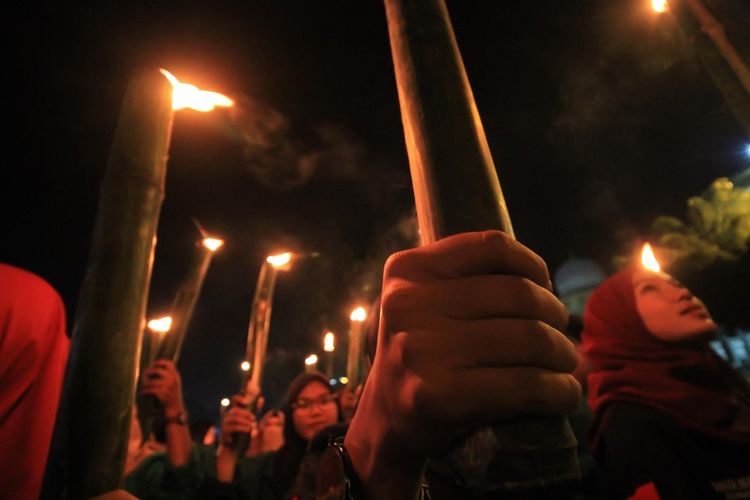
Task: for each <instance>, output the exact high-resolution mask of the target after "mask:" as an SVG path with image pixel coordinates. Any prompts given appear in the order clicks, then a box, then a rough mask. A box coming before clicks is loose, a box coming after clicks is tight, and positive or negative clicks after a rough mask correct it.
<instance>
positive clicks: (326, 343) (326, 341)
mask: <svg viewBox="0 0 750 500" xmlns="http://www.w3.org/2000/svg"><path fill="white" fill-rule="evenodd" d="M334 339H335V336H334V335H333V332H326V334H325V336H324V337H323V350H324V351H325V352H333V350H334V349H335V346H334Z"/></svg>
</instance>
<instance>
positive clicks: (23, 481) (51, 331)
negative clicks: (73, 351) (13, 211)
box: [0, 264, 70, 500]
mask: <svg viewBox="0 0 750 500" xmlns="http://www.w3.org/2000/svg"><path fill="white" fill-rule="evenodd" d="M69 343H70V342H69V340H68V338H67V336H66V335H65V307H64V306H63V302H62V300H61V299H60V296H59V295H58V294H57V292H56V291H55V290H54V289H53V288H52V287H51V286H50V285H49V284H48V283H47V282H46V281H44V280H43V279H42V278H40V277H38V276H36V275H34V274H32V273H29V272H27V271H24V270H22V269H19V268H17V267H14V266H10V265H7V264H0V464H2V471H0V498H4V499H9V500H12V499H19V500H25V499H29V498H38V497H39V494H40V490H41V485H42V477H43V475H44V468H45V464H46V462H47V455H48V452H49V447H50V441H51V439H52V430H53V427H54V424H55V416H56V413H57V406H58V402H59V400H60V392H61V390H62V382H63V376H64V372H65V364H66V362H67V357H68V349H69Z"/></svg>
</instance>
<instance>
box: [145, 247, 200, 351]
mask: <svg viewBox="0 0 750 500" xmlns="http://www.w3.org/2000/svg"><path fill="white" fill-rule="evenodd" d="M213 254H214V251H213V250H211V249H210V248H208V247H206V246H205V245H204V244H203V243H202V242H198V243H197V244H196V249H195V251H194V253H193V259H192V262H191V263H190V267H189V268H188V274H187V276H186V277H185V279H184V281H183V282H182V284H181V285H180V288H179V290H177V294H176V295H175V298H174V301H173V302H172V308H171V309H170V316H172V327H171V328H170V329H169V332H168V333H166V334H165V335H164V338H163V339H162V341H161V343H160V344H159V348H158V351H157V355H156V359H170V360H172V361H173V362H174V363H175V364H176V363H177V361H179V359H180V353H181V352H182V344H183V343H184V342H185V335H186V333H187V329H188V327H189V326H190V321H191V320H192V319H193V312H194V311H195V305H196V304H197V303H198V298H199V297H200V293H201V290H202V289H203V282H204V281H205V279H206V273H207V272H208V268H209V266H210V265H211V258H212V257H213Z"/></svg>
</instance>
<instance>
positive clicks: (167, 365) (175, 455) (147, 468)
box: [125, 359, 213, 499]
mask: <svg viewBox="0 0 750 500" xmlns="http://www.w3.org/2000/svg"><path fill="white" fill-rule="evenodd" d="M140 395H141V396H151V397H154V398H156V400H157V401H158V408H159V414H158V415H157V418H156V419H155V420H156V422H155V427H156V431H155V432H154V436H148V437H147V438H148V439H146V441H145V443H143V444H142V445H141V446H140V447H139V448H135V449H134V450H133V451H134V454H135V456H131V457H129V462H130V463H131V466H132V467H131V470H130V471H129V474H127V475H126V478H125V489H126V490H127V491H129V492H131V493H133V494H134V495H136V496H137V497H139V498H160V499H161V498H164V499H167V498H174V499H181V498H192V497H193V496H194V495H195V494H197V491H198V490H199V488H200V485H201V482H202V480H203V477H204V476H205V474H206V471H207V470H209V469H210V467H211V464H212V463H213V458H212V456H211V449H210V448H208V447H203V446H201V445H198V444H197V443H193V441H192V438H191V435H190V429H189V426H188V415H187V411H186V410H185V403H184V401H183V396H182V382H181V378H180V374H179V372H178V371H177V368H176V367H175V365H174V363H173V362H172V361H169V360H164V359H160V360H156V361H155V362H154V363H153V364H152V365H151V366H149V367H148V368H147V369H146V370H145V372H144V374H143V377H142V382H141V388H140ZM138 434H140V428H139V425H138V422H132V423H131V441H132V440H133V439H135V438H137V435H138ZM144 438H145V436H144ZM154 438H155V441H157V442H164V445H163V446H164V448H165V450H164V451H161V452H160V451H156V450H158V445H155V444H154V443H153V441H154ZM144 448H146V453H144ZM151 450H155V451H154V452H150V451H151ZM138 455H141V459H140V460H139V461H138V462H137V463H135V461H136V460H135V459H136V458H137V457H138Z"/></svg>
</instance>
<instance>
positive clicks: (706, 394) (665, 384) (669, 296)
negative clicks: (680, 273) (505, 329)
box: [582, 268, 750, 499]
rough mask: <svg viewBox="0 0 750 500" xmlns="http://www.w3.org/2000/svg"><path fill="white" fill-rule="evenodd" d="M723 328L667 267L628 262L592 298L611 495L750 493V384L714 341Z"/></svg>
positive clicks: (594, 385)
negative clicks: (712, 345)
mask: <svg viewBox="0 0 750 500" xmlns="http://www.w3.org/2000/svg"><path fill="white" fill-rule="evenodd" d="M716 328H717V327H716V324H715V323H714V321H713V319H712V318H711V316H710V314H709V312H708V311H707V310H706V307H705V306H704V305H703V303H702V302H701V301H700V300H698V299H697V298H696V297H695V296H693V295H692V294H691V293H690V291H689V290H687V289H686V288H685V287H684V286H683V285H681V284H680V283H679V282H677V281H675V280H674V279H673V278H671V277H670V276H669V275H667V274H664V273H660V272H653V271H648V270H645V269H635V268H631V269H627V270H625V271H621V272H619V273H617V274H615V275H614V276H612V277H610V278H609V279H608V280H607V281H605V282H604V283H603V284H602V285H601V286H600V287H599V288H597V290H596V291H595V292H594V293H593V295H592V296H591V299H590V300H589V303H588V305H587V307H586V312H585V313H584V331H583V335H582V336H583V346H584V352H585V354H586V356H587V358H588V360H589V362H590V363H591V367H592V371H591V372H590V374H589V377H588V383H589V400H588V402H589V406H591V409H592V411H593V414H594V419H593V424H592V433H591V436H592V441H591V447H592V451H593V453H594V456H595V457H596V458H597V460H598V462H599V464H600V466H601V472H602V478H603V480H604V487H605V488H607V490H610V491H611V493H610V495H609V496H608V498H624V497H627V496H629V495H632V494H633V492H634V491H635V490H636V489H638V488H642V487H643V486H644V485H645V486H646V487H647V488H648V487H650V488H651V489H652V490H653V488H654V487H655V489H656V491H657V492H658V494H659V496H660V497H661V498H663V499H672V498H675V499H677V498H679V499H692V498H701V499H702V498H750V386H749V385H748V383H747V381H746V380H744V379H742V377H741V376H740V375H739V374H738V373H736V372H734V371H733V370H732V369H731V368H730V367H729V366H728V365H727V364H726V363H724V361H722V360H721V359H720V358H719V357H718V356H716V354H715V353H714V352H713V351H712V350H711V349H710V348H709V346H708V340H710V338H711V336H712V335H713V334H714V332H715V331H716ZM641 491H643V490H641Z"/></svg>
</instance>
